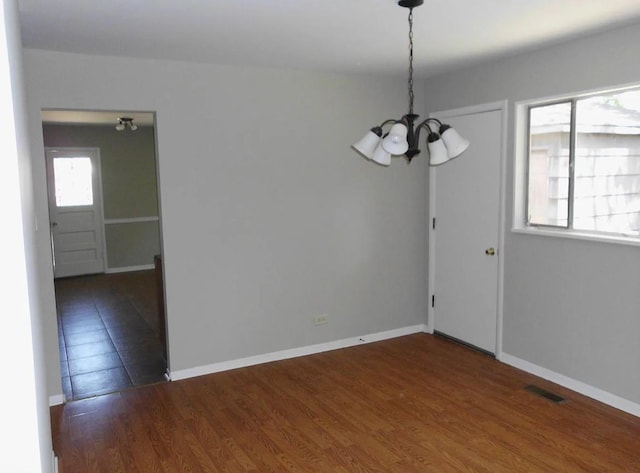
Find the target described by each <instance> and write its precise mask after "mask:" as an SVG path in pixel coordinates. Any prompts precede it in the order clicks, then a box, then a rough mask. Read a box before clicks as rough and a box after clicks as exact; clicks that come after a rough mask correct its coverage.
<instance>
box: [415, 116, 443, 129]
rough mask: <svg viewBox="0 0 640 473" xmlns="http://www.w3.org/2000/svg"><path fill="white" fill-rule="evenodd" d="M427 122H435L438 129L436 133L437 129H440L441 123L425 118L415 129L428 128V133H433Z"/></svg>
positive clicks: (434, 119)
mask: <svg viewBox="0 0 640 473" xmlns="http://www.w3.org/2000/svg"><path fill="white" fill-rule="evenodd" d="M429 122H436V123H437V124H438V129H437V130H436V132H438V130H439V129H440V127H441V126H442V122H441V121H440V120H438V119H437V118H427V119H425V120H424V121H423V122H422V123H420V124H419V125H418V126H417V127H416V129H419V128H423V127H426V128H428V129H429V132H431V131H433V130H432V129H431V127H430V126H429Z"/></svg>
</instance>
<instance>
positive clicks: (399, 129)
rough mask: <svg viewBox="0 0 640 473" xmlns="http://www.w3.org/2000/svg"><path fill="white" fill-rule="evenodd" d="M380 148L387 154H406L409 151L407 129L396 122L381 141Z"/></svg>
mask: <svg viewBox="0 0 640 473" xmlns="http://www.w3.org/2000/svg"><path fill="white" fill-rule="evenodd" d="M382 147H383V148H384V150H385V151H386V152H387V153H389V154H395V155H400V154H404V153H406V152H407V150H408V149H409V143H407V127H406V126H405V125H404V124H403V123H401V122H396V123H395V124H394V125H393V126H392V127H391V130H389V134H388V135H387V136H385V137H384V138H383V139H382Z"/></svg>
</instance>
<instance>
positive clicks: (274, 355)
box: [170, 324, 427, 381]
mask: <svg viewBox="0 0 640 473" xmlns="http://www.w3.org/2000/svg"><path fill="white" fill-rule="evenodd" d="M426 329H427V327H426V325H424V324H420V325H412V326H409V327H402V328H398V329H394V330H387V331H385V332H378V333H371V334H368V335H362V336H360V337H352V338H343V339H342V340H335V341H333V342H326V343H319V344H317V345H309V346H306V347H299V348H291V349H289V350H280V351H275V352H271V353H264V354H262V355H256V356H249V357H246V358H238V359H236V360H229V361H221V362H219V363H212V364H210V365H205V366H197V367H195V368H187V369H184V370H177V371H173V372H171V375H170V376H171V379H172V380H174V381H176V380H180V379H186V378H193V377H196V376H202V375H206V374H212V373H219V372H221V371H228V370H233V369H237V368H244V367H246V366H253V365H259V364H262V363H269V362H272V361H279V360H286V359H289V358H296V357H299V356H306V355H313V354H315V353H322V352H325V351H331V350H338V349H340V348H348V347H352V346H355V345H362V344H363V343H372V342H378V341H381V340H387V339H390V338H396V337H403V336H405V335H411V334H413V333H420V332H425V331H426Z"/></svg>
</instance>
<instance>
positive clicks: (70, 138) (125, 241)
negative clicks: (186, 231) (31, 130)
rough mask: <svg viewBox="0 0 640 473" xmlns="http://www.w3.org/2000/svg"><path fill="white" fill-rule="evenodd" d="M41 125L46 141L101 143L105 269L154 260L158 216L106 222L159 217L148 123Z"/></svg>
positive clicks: (61, 144)
mask: <svg viewBox="0 0 640 473" xmlns="http://www.w3.org/2000/svg"><path fill="white" fill-rule="evenodd" d="M42 129H43V135H44V145H45V146H51V147H87V148H100V167H101V177H102V198H103V205H104V218H105V220H106V221H107V224H106V229H105V241H106V246H107V264H108V269H118V268H126V267H132V266H134V267H135V266H141V265H153V257H154V255H156V254H159V253H160V234H159V224H158V222H128V223H108V220H110V219H128V218H138V217H158V187H157V179H156V175H157V172H156V150H155V133H154V129H153V127H151V126H139V127H138V129H137V130H136V131H135V132H131V131H128V130H125V131H123V132H118V131H116V130H115V127H114V126H95V125H92V126H86V125H85V126H81V125H53V124H45V125H43V127H42Z"/></svg>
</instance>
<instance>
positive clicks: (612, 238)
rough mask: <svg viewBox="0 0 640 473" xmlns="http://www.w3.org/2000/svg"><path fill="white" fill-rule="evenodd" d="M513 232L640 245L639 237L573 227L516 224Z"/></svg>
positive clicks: (512, 229)
mask: <svg viewBox="0 0 640 473" xmlns="http://www.w3.org/2000/svg"><path fill="white" fill-rule="evenodd" d="M511 233H522V234H524V235H536V236H548V237H554V238H570V239H572V240H584V241H597V242H602V243H615V244H618V245H628V246H640V238H639V237H627V236H623V235H620V236H618V235H614V234H609V235H606V236H605V235H602V234H595V233H584V232H580V231H576V230H571V229H562V230H554V229H553V228H546V227H545V228H542V227H531V226H526V225H525V226H519V225H518V226H516V225H514V226H513V228H511Z"/></svg>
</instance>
